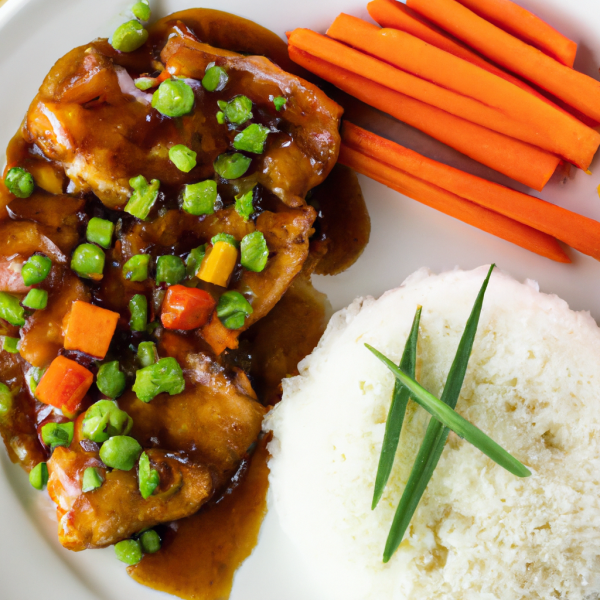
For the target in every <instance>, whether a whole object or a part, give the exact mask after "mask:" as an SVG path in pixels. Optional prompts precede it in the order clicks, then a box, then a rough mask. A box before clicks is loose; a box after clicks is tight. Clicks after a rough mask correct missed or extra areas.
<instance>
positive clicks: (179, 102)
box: [152, 79, 195, 117]
mask: <svg viewBox="0 0 600 600" xmlns="http://www.w3.org/2000/svg"><path fill="white" fill-rule="evenodd" d="M194 100H195V98H194V90H193V89H192V88H191V87H190V86H189V85H188V84H187V83H185V81H181V80H180V79H167V80H166V81H163V82H162V83H161V84H160V85H159V86H158V89H157V90H156V92H154V94H153V96H152V108H155V109H156V110H157V111H158V112H159V113H161V114H163V115H165V116H167V117H183V115H187V114H188V113H190V112H191V111H192V108H194Z"/></svg>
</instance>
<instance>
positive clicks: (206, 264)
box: [196, 242, 238, 287]
mask: <svg viewBox="0 0 600 600" xmlns="http://www.w3.org/2000/svg"><path fill="white" fill-rule="evenodd" d="M237 260H238V251H237V248H235V247H234V246H233V245H232V244H229V243H228V242H217V243H216V244H215V245H214V246H213V247H212V248H209V249H208V250H207V252H206V256H205V257H204V260H203V261H202V264H201V265H200V269H199V270H198V274H197V275H196V276H197V277H198V279H202V281H206V282H208V283H214V284H215V285H220V286H221V287H227V284H228V283H229V278H230V277H231V274H232V273H233V270H234V269H235V265H236V264H237Z"/></svg>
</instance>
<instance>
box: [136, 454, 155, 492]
mask: <svg viewBox="0 0 600 600" xmlns="http://www.w3.org/2000/svg"><path fill="white" fill-rule="evenodd" d="M138 481H139V487H140V494H142V498H143V499H144V500H146V498H149V497H150V496H152V494H153V493H154V490H155V489H156V488H157V487H158V484H159V483H160V476H159V474H158V471H157V470H156V469H151V468H150V458H149V457H148V455H147V454H146V453H145V452H142V455H141V456H140V462H139V468H138Z"/></svg>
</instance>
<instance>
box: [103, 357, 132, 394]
mask: <svg viewBox="0 0 600 600" xmlns="http://www.w3.org/2000/svg"><path fill="white" fill-rule="evenodd" d="M96 385H97V386H98V389H99V390H100V391H101V392H102V393H103V394H104V395H105V396H108V397H109V398H118V397H119V396H121V395H122V394H123V392H124V391H125V373H123V372H122V371H121V370H120V369H119V361H118V360H113V361H111V362H107V363H104V364H103V365H102V366H101V367H100V369H99V370H98V376H97V378H96Z"/></svg>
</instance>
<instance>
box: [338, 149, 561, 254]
mask: <svg viewBox="0 0 600 600" xmlns="http://www.w3.org/2000/svg"><path fill="white" fill-rule="evenodd" d="M339 161H340V162H341V163H342V164H343V165H346V166H348V167H350V168H351V169H354V170H355V171H358V172H359V173H362V174H363V175H366V176H367V177H371V179H375V180H376V181H379V182H380V183H383V184H384V185H387V186H388V187H390V188H392V189H394V190H396V191H398V192H400V193H401V194H404V195H405V196H408V197H409V198H412V199H413V200H417V201H418V202H421V203H422V204H425V205H427V206H430V207H431V208H435V209H436V210H439V211H440V212H443V213H444V214H447V215H449V216H451V217H454V218H455V219H459V220H461V221H463V222H464V223H468V224H469V225H473V226H474V227H477V228H478V229H481V230H483V231H486V232H487V233H491V234H492V235H495V236H497V237H499V238H502V239H503V240H506V241H508V242H512V243H513V244H517V245H518V246H521V247H522V248H525V249H527V250H530V251H531V252H535V253H536V254H540V255H541V256H545V257H546V258H550V259H552V260H555V261H557V262H562V263H569V262H571V261H570V260H569V257H568V256H567V255H566V254H565V253H564V251H563V250H562V248H561V247H560V245H559V244H558V242H557V241H556V240H555V239H554V238H553V237H551V236H549V235H547V234H545V233H542V232H541V231H537V230H536V229H533V228H532V227H529V226H527V225H523V224H522V223H519V222H518V221H515V220H513V219H510V218H508V217H505V216H504V215H501V214H499V213H497V212H494V211H492V210H489V209H487V208H484V207H483V206H479V205H478V204H475V203H474V202H469V201H468V200H465V199H464V198H461V197H459V196H457V195H456V194H452V193H451V192H448V191H446V190H444V189H442V188H440V187H437V186H436V185H433V184H431V183H428V182H427V181H423V180H422V179H419V178H418V177H414V176H413V175H410V174H409V173H406V172H404V171H400V170H399V169H395V168H394V167H391V166H390V165H387V164H385V163H382V162H379V161H378V160H375V159H373V158H371V157H370V156H367V155H366V154H362V153H361V152H358V151H356V150H353V149H352V148H349V147H348V146H346V145H345V144H342V146H341V149H340V157H339Z"/></svg>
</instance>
